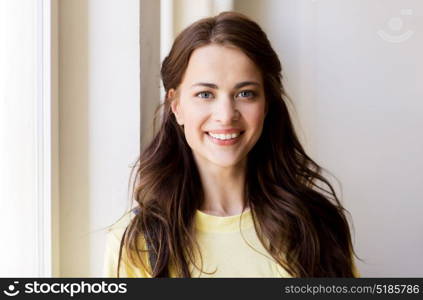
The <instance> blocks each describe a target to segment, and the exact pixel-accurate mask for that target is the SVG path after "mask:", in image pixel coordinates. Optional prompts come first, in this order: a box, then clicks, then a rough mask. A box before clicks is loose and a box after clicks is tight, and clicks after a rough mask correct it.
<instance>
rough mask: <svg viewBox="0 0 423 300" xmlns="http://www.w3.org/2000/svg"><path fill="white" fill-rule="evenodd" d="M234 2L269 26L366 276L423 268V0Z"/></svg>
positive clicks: (418, 273) (421, 273)
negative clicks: (338, 189) (338, 186)
mask: <svg viewBox="0 0 423 300" xmlns="http://www.w3.org/2000/svg"><path fill="white" fill-rule="evenodd" d="M235 9H237V10H239V11H241V12H244V13H246V14H248V15H249V16H251V17H253V18H254V19H255V20H257V21H258V22H259V24H261V25H262V26H263V28H264V29H265V31H266V32H267V33H268V36H269V38H270V40H271V42H272V43H273V46H274V48H275V49H276V50H277V52H278V54H279V55H280V58H281V60H282V64H283V67H284V75H285V79H284V81H285V85H286V87H287V89H288V91H289V94H290V95H291V96H292V98H293V100H294V102H295V105H296V107H297V111H298V115H299V119H300V122H301V127H302V129H303V133H304V136H305V143H306V145H307V149H308V150H309V152H310V153H311V154H312V156H313V157H314V158H316V159H317V161H318V162H319V163H321V165H323V166H324V167H326V168H327V169H329V170H330V171H332V173H334V174H335V175H336V176H337V177H338V178H339V179H340V181H341V182H342V184H343V193H344V194H343V202H344V204H345V206H346V208H347V209H348V210H349V211H350V212H351V214H352V216H353V221H354V225H355V245H356V250H357V253H358V255H359V256H360V257H361V258H363V259H364V260H365V261H366V263H361V262H358V267H359V269H360V270H361V273H362V275H363V276H387V277H391V276H410V277H411V276H419V277H421V276H423V260H422V259H421V254H422V253H423V219H422V218H421V214H422V212H423V201H422V200H423V190H422V189H421V184H422V182H423V175H422V169H423V157H422V154H423V134H422V131H421V128H423V118H422V115H423V102H422V96H423V86H422V85H421V84H420V82H419V81H418V80H419V78H423V77H422V75H423V74H422V73H423V61H422V60H421V58H420V56H421V53H422V49H423V39H422V35H421V33H422V32H423V22H422V20H423V19H422V18H421V16H422V11H423V3H422V2H421V1H419V0H408V1H395V0H374V1H368V0H355V1H346V0H284V1H278V0H263V1H254V0H237V1H235ZM398 37H399V38H398Z"/></svg>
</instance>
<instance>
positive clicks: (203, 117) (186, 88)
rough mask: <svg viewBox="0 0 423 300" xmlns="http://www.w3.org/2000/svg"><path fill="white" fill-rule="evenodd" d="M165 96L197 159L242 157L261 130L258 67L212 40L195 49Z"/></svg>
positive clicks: (230, 162)
mask: <svg viewBox="0 0 423 300" xmlns="http://www.w3.org/2000/svg"><path fill="white" fill-rule="evenodd" d="M169 96H170V97H175V100H173V101H172V104H171V107H172V111H173V113H174V114H175V116H176V119H177V121H178V124H180V125H184V132H185V137H186V140H187V142H188V144H189V146H190V147H191V149H192V151H193V154H194V157H195V160H196V162H197V164H200V165H201V166H204V167H207V166H209V165H210V164H213V165H216V166H220V167H235V166H237V165H240V163H243V162H244V161H245V159H246V157H247V154H248V152H249V151H250V150H251V148H252V147H253V146H254V145H255V143H256V142H257V140H258V139H259V137H260V135H261V131H262V128H263V121H264V117H265V113H266V112H265V107H266V104H265V95H264V89H263V81H262V75H261V72H260V70H259V69H258V68H257V66H256V65H255V64H254V63H253V61H252V60H250V59H249V58H248V56H246V55H245V54H244V53H243V52H242V51H241V50H239V49H237V48H234V47H227V46H221V45H216V44H211V45H207V46H203V47H200V48H198V49H196V50H195V51H194V52H193V53H192V55H191V58H190V60H189V63H188V67H187V69H186V71H185V74H184V77H183V80H182V82H181V84H180V86H179V87H178V89H177V91H175V90H173V89H172V90H170V91H169Z"/></svg>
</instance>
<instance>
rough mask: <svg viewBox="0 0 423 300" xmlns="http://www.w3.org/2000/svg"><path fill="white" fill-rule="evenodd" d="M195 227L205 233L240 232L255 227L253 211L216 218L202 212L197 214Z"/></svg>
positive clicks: (247, 210)
mask: <svg viewBox="0 0 423 300" xmlns="http://www.w3.org/2000/svg"><path fill="white" fill-rule="evenodd" d="M195 226H196V228H197V229H198V230H200V231H203V232H216V233H218V232H239V231H240V229H242V230H244V229H247V228H251V227H252V226H254V222H253V218H252V215H251V209H246V210H244V211H243V212H242V213H240V214H237V215H232V216H215V215H210V214H207V213H205V212H202V211H201V210H198V209H197V210H196V212H195Z"/></svg>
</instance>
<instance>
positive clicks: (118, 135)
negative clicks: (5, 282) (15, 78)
mask: <svg viewBox="0 0 423 300" xmlns="http://www.w3.org/2000/svg"><path fill="white" fill-rule="evenodd" d="M139 12H140V6H139V1H138V0H127V1H119V0H89V1H87V0H72V1H61V2H60V9H59V13H60V14H59V15H60V32H59V47H60V60H59V70H60V73H59V76H60V82H59V91H60V95H59V96H60V116H59V120H60V268H61V274H60V275H61V276H62V277H65V276H66V277H76V276H82V277H86V276H88V277H89V276H101V271H102V264H103V253H104V246H105V244H104V237H105V231H104V230H102V228H103V227H105V226H108V225H110V224H112V223H113V222H114V221H116V219H117V218H118V217H119V216H120V215H121V214H122V213H123V211H124V210H125V209H126V208H127V206H128V205H127V203H128V201H129V200H128V199H129V196H128V179H129V172H130V167H131V165H132V164H133V163H134V162H135V160H136V158H137V155H138V153H139V141H140V131H139V128H140V83H139V79H140V76H139V70H140V59H139V51H140V48H139Z"/></svg>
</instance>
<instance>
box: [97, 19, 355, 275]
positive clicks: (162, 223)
mask: <svg viewBox="0 0 423 300" xmlns="http://www.w3.org/2000/svg"><path fill="white" fill-rule="evenodd" d="M161 75H162V80H163V85H164V88H165V91H166V98H165V101H164V104H163V115H162V120H161V126H160V129H159V131H158V132H157V133H156V135H155V137H154V139H153V140H152V142H151V143H150V145H149V146H148V147H147V148H146V150H145V151H144V152H143V153H142V154H141V156H140V159H139V161H138V164H137V166H136V173H135V174H136V176H135V180H134V197H133V198H134V200H135V201H136V207H135V209H133V210H132V211H130V212H129V213H128V214H127V215H126V216H125V218H123V219H122V220H121V221H119V222H118V223H117V224H115V225H114V226H113V227H112V228H111V229H110V232H109V234H108V241H107V248H106V255H105V275H106V276H111V277H116V276H118V277H119V276H121V277H122V276H123V277H354V276H357V272H356V270H355V268H354V262H353V253H354V251H353V247H352V242H351V235H350V230H349V225H348V222H347V219H346V217H345V214H344V211H345V210H344V208H343V207H342V205H341V203H340V202H339V200H338V198H337V196H336V194H335V192H334V189H333V188H332V186H331V185H330V183H329V182H328V181H327V180H326V179H325V178H324V177H323V176H322V175H321V168H320V167H319V166H318V165H317V164H316V163H315V162H314V161H313V160H312V159H311V158H310V157H309V156H307V154H306V153H305V152H304V149H303V148H302V146H301V145H300V143H299V141H298V138H297V136H296V134H295V132H294V128H293V125H292V122H291V118H290V116H289V113H288V110H287V106H286V103H285V101H286V95H285V91H284V88H283V86H282V83H281V64H280V61H279V59H278V56H277V54H276V53H275V51H274V50H273V49H272V47H271V45H270V43H269V41H268V39H267V37H266V34H265V33H264V32H263V31H262V30H261V29H260V27H259V26H258V25H257V24H256V23H255V22H253V21H251V20H250V19H248V18H247V17H245V16H243V15H241V14H238V13H234V12H225V13H221V14H219V15H218V16H216V17H213V18H206V19H202V20H200V21H197V22H195V23H194V24H192V25H191V26H189V27H188V28H186V29H185V30H184V31H182V32H181V33H180V34H179V36H178V37H177V38H176V39H175V41H174V44H173V46H172V49H171V51H170V53H169V55H168V56H167V57H166V58H165V59H164V61H163V64H162V68H161Z"/></svg>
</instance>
